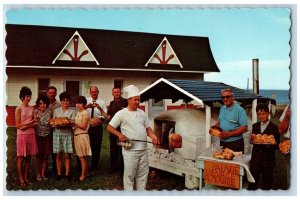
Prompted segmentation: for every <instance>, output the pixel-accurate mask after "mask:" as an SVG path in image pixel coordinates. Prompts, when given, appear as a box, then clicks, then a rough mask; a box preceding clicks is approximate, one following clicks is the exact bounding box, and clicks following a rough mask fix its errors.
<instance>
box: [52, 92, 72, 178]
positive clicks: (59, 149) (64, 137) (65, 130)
mask: <svg viewBox="0 0 300 200" xmlns="http://www.w3.org/2000/svg"><path fill="white" fill-rule="evenodd" d="M59 99H60V101H61V107H60V108H57V109H55V110H54V113H53V119H55V118H58V117H67V118H68V119H69V120H70V121H74V118H75V111H74V110H72V109H70V101H71V96H70V95H69V94H68V93H67V92H62V93H61V94H60V95H59ZM72 136H73V130H72V127H71V126H65V127H55V128H54V130H53V153H56V154H57V156H56V168H57V177H56V180H60V179H61V178H62V159H63V157H64V161H65V177H64V178H65V179H67V180H70V165H71V154H72V153H73V146H72V144H73V142H72V139H73V137H72Z"/></svg>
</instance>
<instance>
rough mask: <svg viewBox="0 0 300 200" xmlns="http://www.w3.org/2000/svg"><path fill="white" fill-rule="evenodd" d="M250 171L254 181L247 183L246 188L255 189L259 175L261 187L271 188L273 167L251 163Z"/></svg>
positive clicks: (264, 188)
mask: <svg viewBox="0 0 300 200" xmlns="http://www.w3.org/2000/svg"><path fill="white" fill-rule="evenodd" d="M250 172H251V174H252V176H253V178H254V179H255V183H250V182H249V184H248V190H257V189H258V182H259V176H260V175H261V176H262V189H263V190H271V189H272V185H273V167H272V166H268V167H264V166H262V165H253V166H252V165H251V167H250Z"/></svg>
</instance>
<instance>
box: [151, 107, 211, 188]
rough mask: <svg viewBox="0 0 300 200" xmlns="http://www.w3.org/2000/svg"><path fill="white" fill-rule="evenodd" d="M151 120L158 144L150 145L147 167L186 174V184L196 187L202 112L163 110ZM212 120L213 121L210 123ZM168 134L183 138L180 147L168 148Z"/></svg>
mask: <svg viewBox="0 0 300 200" xmlns="http://www.w3.org/2000/svg"><path fill="white" fill-rule="evenodd" d="M152 122H153V127H152V128H153V130H154V132H155V134H156V135H157V137H158V139H159V141H160V145H159V146H153V145H149V149H148V150H149V161H150V167H153V168H157V169H161V170H164V171H168V172H171V173H174V174H177V175H180V176H185V185H186V187H187V188H190V189H193V188H197V187H198V186H199V181H198V179H199V172H197V169H196V167H195V161H196V158H197V157H198V156H199V155H200V152H201V151H202V150H203V149H205V148H206V131H205V112H204V111H203V110H199V109H179V110H170V111H164V112H162V113H160V114H159V115H158V116H156V117H154V119H153V120H152ZM215 122H216V121H215V120H212V124H214V123H215ZM171 133H176V134H179V135H180V136H181V137H182V147H181V148H170V144H169V135H170V134H171Z"/></svg>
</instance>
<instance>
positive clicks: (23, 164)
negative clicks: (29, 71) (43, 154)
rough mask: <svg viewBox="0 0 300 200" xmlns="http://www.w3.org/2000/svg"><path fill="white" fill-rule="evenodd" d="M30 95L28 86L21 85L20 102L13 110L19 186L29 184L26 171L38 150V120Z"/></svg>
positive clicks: (27, 171)
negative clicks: (36, 134) (36, 136)
mask: <svg viewBox="0 0 300 200" xmlns="http://www.w3.org/2000/svg"><path fill="white" fill-rule="evenodd" d="M31 95H32V92H31V90H30V89H29V88H28V87H25V86H24V87H22V88H21V90H20V94H19V97H20V99H21V101H22V104H21V105H20V106H18V107H17V108H16V110H15V119H16V128H17V141H16V145H17V168H18V173H19V179H20V185H21V186H26V185H28V184H29V181H28V173H29V168H30V163H31V158H32V156H34V155H36V154H37V152H38V148H37V144H36V139H35V131H34V127H35V126H37V125H38V124H39V121H38V119H37V118H35V117H34V108H33V107H32V106H30V105H29V102H30V100H31Z"/></svg>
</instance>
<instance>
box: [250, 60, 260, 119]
mask: <svg viewBox="0 0 300 200" xmlns="http://www.w3.org/2000/svg"><path fill="white" fill-rule="evenodd" d="M252 74H253V75H252V76H253V93H255V94H258V93H259V78H258V59H252ZM256 106H257V99H254V100H253V102H252V123H255V122H257V115H256Z"/></svg>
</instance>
